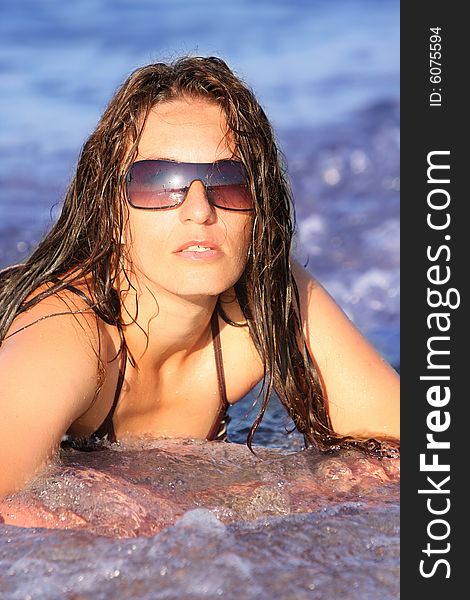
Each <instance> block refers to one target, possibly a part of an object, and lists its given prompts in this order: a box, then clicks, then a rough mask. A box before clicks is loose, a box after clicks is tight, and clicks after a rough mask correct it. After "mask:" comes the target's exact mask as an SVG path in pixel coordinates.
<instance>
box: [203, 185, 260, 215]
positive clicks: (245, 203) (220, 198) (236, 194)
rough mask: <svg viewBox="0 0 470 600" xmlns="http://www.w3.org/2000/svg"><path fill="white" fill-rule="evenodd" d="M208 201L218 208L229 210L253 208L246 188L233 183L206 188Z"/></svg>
mask: <svg viewBox="0 0 470 600" xmlns="http://www.w3.org/2000/svg"><path fill="white" fill-rule="evenodd" d="M207 194H208V197H209V201H210V202H212V204H214V205H215V206H218V207H219V208H227V209H229V210H248V209H250V208H253V199H252V197H251V194H250V190H249V189H248V186H246V185H244V184H239V183H234V184H233V185H216V186H209V187H208V188H207Z"/></svg>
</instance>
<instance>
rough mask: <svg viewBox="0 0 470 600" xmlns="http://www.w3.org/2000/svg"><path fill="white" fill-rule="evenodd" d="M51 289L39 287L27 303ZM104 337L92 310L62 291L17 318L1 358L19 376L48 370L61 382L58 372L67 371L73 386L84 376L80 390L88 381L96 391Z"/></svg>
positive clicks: (78, 298)
mask: <svg viewBox="0 0 470 600" xmlns="http://www.w3.org/2000/svg"><path fill="white" fill-rule="evenodd" d="M49 288H50V285H48V284H46V285H43V286H41V287H39V288H38V289H36V290H35V291H34V292H33V293H32V294H31V295H30V296H29V297H28V298H27V299H26V303H27V302H28V301H30V300H31V299H33V298H35V297H37V295H39V294H41V293H42V292H44V291H47V289H49ZM102 334H103V328H102V326H101V325H100V319H98V318H97V316H96V314H95V313H94V312H93V310H92V309H91V308H90V306H89V305H88V304H87V303H86V302H85V301H84V300H83V299H82V298H81V297H80V296H78V295H77V294H74V293H72V292H71V291H68V290H62V291H60V292H58V293H54V294H51V295H48V296H45V297H44V298H42V299H41V300H40V301H39V302H37V303H35V304H33V305H32V306H31V307H29V308H27V309H26V310H24V311H23V312H21V313H19V314H18V315H17V316H16V317H15V319H14V320H13V322H12V324H11V326H10V328H9V330H8V331H7V333H6V335H5V337H4V339H3V342H2V345H1V346H0V357H1V360H2V361H3V362H5V361H7V362H8V363H9V366H10V367H11V368H12V369H14V370H17V371H18V372H19V371H21V370H22V371H23V372H25V369H26V370H28V371H30V370H32V369H38V368H40V367H44V368H45V367H47V368H48V369H50V371H49V372H50V374H51V375H52V374H53V373H54V374H55V375H56V376H57V377H58V379H59V381H60V380H61V379H62V377H61V376H60V375H59V373H58V370H59V368H60V367H66V374H67V378H68V379H69V380H70V382H71V383H70V385H73V384H74V383H75V381H74V380H79V379H80V375H79V374H80V373H81V374H82V376H83V375H85V376H86V377H85V380H82V383H81V385H80V388H83V385H84V383H85V381H88V382H89V384H90V386H91V382H92V381H93V382H94V384H95V387H96V381H97V376H98V364H99V360H98V357H99V356H101V355H102V354H103V350H104V348H103V335H102ZM26 358H27V359H28V360H29V363H28V364H25V359H26ZM0 364H1V363H0ZM20 365H22V367H20ZM90 390H91V387H90Z"/></svg>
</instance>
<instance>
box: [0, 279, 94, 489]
mask: <svg viewBox="0 0 470 600" xmlns="http://www.w3.org/2000/svg"><path fill="white" fill-rule="evenodd" d="M38 291H41V290H38ZM35 293H37V292H35ZM98 348H99V333H98V329H97V321H96V318H95V316H94V315H93V314H90V312H89V310H88V307H87V306H86V303H85V302H84V301H83V300H81V299H80V298H78V297H76V298H72V294H70V293H65V292H63V293H60V294H59V295H53V296H49V297H46V298H44V299H42V300H41V301H40V302H38V303H37V304H36V305H34V306H32V307H31V308H29V309H28V310H26V311H24V312H23V313H21V314H19V315H18V316H17V317H16V318H15V319H14V321H13V323H12V325H11V327H10V328H9V331H8V332H7V334H6V336H5V339H4V340H3V343H2V345H1V346H0V380H1V382H2V385H1V387H0V456H1V459H0V460H1V465H0V470H2V472H3V474H4V478H3V479H2V484H1V486H0V495H1V494H2V493H3V494H4V493H7V492H8V491H10V490H13V489H17V488H18V487H21V486H22V485H23V483H24V482H25V481H27V480H28V478H29V477H31V476H32V474H33V473H34V472H35V471H36V470H37V469H38V468H39V467H40V466H41V465H42V464H44V463H45V462H46V461H47V459H48V458H50V456H51V455H52V454H53V452H54V450H55V449H57V447H58V445H59V443H60V439H61V437H62V435H63V434H64V433H65V432H66V431H67V429H68V427H69V426H70V424H71V423H72V422H74V421H75V420H76V419H77V418H78V417H79V416H80V415H81V414H83V413H84V412H85V411H86V410H87V408H88V407H89V406H90V404H91V403H92V402H93V399H94V395H95V392H96V389H97V384H98V376H99V369H98V364H99V362H98V355H97V352H98Z"/></svg>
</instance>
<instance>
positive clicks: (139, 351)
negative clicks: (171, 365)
mask: <svg viewBox="0 0 470 600" xmlns="http://www.w3.org/2000/svg"><path fill="white" fill-rule="evenodd" d="M136 287H137V286H136ZM120 296H121V305H122V309H121V310H122V318H123V320H124V322H125V323H126V325H125V327H124V335H125V337H126V342H127V345H128V347H129V350H130V351H131V353H132V355H133V356H134V358H135V360H136V361H137V363H138V364H141V365H143V364H146V365H150V366H152V368H155V367H158V366H162V365H163V364H164V363H167V362H168V361H170V362H175V363H177V364H181V363H183V362H184V361H185V360H186V359H187V358H188V357H189V356H190V355H192V354H193V353H194V352H197V351H198V350H200V349H202V348H204V347H206V346H207V344H208V343H209V342H210V340H211V337H212V334H211V326H210V320H211V317H212V314H213V312H214V309H215V305H216V303H217V298H218V296H207V295H205V296H201V295H198V296H176V295H174V294H172V293H170V292H168V291H166V290H163V289H158V290H149V289H148V288H144V289H139V288H137V292H136V291H135V290H133V289H130V290H129V291H127V288H126V291H121V294H120ZM144 332H145V333H144ZM145 334H147V335H148V340H147V336H146V335H145Z"/></svg>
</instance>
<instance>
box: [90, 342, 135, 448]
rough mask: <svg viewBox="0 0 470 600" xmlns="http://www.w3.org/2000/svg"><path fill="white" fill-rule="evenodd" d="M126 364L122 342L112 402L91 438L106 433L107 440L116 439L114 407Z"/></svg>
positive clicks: (124, 348) (102, 435)
mask: <svg viewBox="0 0 470 600" xmlns="http://www.w3.org/2000/svg"><path fill="white" fill-rule="evenodd" d="M126 366H127V348H126V345H125V344H123V345H122V356H121V362H120V365H119V377H118V382H117V387H116V391H115V393H114V399H113V404H112V406H111V408H110V410H109V412H108V414H107V415H106V418H105V420H104V421H103V422H102V423H101V425H100V426H99V427H98V429H97V430H96V431H95V432H94V433H93V434H92V435H91V437H92V438H95V439H101V438H104V437H105V436H106V435H107V436H108V442H111V443H112V444H114V443H115V442H116V441H117V439H116V433H115V431H114V425H113V416H114V411H115V410H116V407H117V405H118V402H119V396H120V395H121V389H122V385H123V383H124V377H125V374H126Z"/></svg>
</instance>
